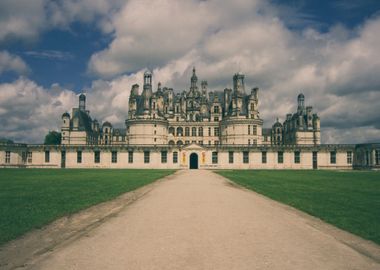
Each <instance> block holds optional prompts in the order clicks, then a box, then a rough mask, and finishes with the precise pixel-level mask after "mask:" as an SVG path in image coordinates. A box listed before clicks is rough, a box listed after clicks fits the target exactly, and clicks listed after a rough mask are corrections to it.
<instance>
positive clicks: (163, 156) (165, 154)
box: [161, 151, 168, 163]
mask: <svg viewBox="0 0 380 270" xmlns="http://www.w3.org/2000/svg"><path fill="white" fill-rule="evenodd" d="M167 162H168V152H167V151H161V163H167Z"/></svg>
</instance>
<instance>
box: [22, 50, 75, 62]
mask: <svg viewBox="0 0 380 270" xmlns="http://www.w3.org/2000/svg"><path fill="white" fill-rule="evenodd" d="M24 54H26V55H28V56H33V57H35V58H40V59H49V60H61V61H67V60H71V59H73V58H74V55H73V54H72V53H70V52H64V51H56V50H43V51H27V52H24Z"/></svg>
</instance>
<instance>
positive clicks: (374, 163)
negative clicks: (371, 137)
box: [371, 149, 376, 166]
mask: <svg viewBox="0 0 380 270" xmlns="http://www.w3.org/2000/svg"><path fill="white" fill-rule="evenodd" d="M371 152H372V155H371V156H372V166H375V165H376V152H375V149H372V151H371Z"/></svg>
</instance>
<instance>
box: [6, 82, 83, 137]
mask: <svg viewBox="0 0 380 270" xmlns="http://www.w3.org/2000/svg"><path fill="white" fill-rule="evenodd" d="M75 100H76V95H75V93H74V92H72V91H70V90H67V89H62V88H60V87H59V86H58V85H55V86H53V87H52V88H51V89H45V88H43V87H41V86H39V85H37V84H36V83H35V82H33V81H31V80H29V79H27V78H25V77H20V78H19V79H17V80H16V81H14V82H12V83H3V84H0V108H1V110H0V125H1V127H2V128H1V130H0V137H4V138H11V139H13V140H15V141H18V142H28V143H33V142H34V143H37V142H38V143H41V142H43V140H44V137H45V135H46V134H47V132H48V131H49V130H51V129H57V127H59V123H60V118H61V115H62V113H63V112H64V111H66V110H67V109H68V108H70V107H72V106H73V105H74V102H75Z"/></svg>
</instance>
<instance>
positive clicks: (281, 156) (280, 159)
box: [277, 152, 284, 163]
mask: <svg viewBox="0 0 380 270" xmlns="http://www.w3.org/2000/svg"><path fill="white" fill-rule="evenodd" d="M277 162H278V163H284V152H278V153H277Z"/></svg>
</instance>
